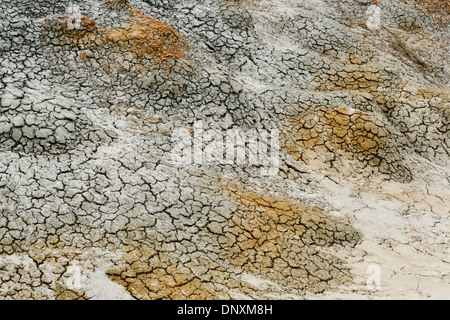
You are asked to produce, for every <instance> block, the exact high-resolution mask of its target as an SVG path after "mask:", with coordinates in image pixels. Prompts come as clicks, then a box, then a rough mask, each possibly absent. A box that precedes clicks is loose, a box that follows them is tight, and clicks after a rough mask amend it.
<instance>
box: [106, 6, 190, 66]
mask: <svg viewBox="0 0 450 320" xmlns="http://www.w3.org/2000/svg"><path fill="white" fill-rule="evenodd" d="M130 14H131V21H130V23H129V24H127V25H126V26H125V28H123V29H122V28H110V29H109V32H108V33H107V38H108V40H110V41H113V42H115V43H118V44H120V45H121V46H128V47H129V48H130V50H131V51H133V52H134V53H136V54H137V55H138V56H139V57H141V58H142V57H144V56H145V55H146V54H150V55H151V56H153V58H155V59H156V60H158V61H164V62H166V61H168V60H172V59H182V58H185V57H186V55H187V52H188V49H187V42H186V40H185V39H184V38H183V37H182V36H181V35H180V34H179V33H178V32H176V31H175V29H174V28H173V27H172V26H170V25H168V24H165V23H163V22H161V21H158V20H154V19H152V18H150V17H147V16H146V15H144V14H142V13H140V12H139V11H137V10H135V9H132V10H131V11H130Z"/></svg>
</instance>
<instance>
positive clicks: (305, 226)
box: [219, 185, 360, 292]
mask: <svg viewBox="0 0 450 320" xmlns="http://www.w3.org/2000/svg"><path fill="white" fill-rule="evenodd" d="M225 188H226V191H227V192H228V193H230V194H231V197H232V198H234V199H235V201H237V202H238V203H239V204H240V208H239V210H238V212H236V214H235V216H234V217H233V218H232V219H231V220H230V221H229V226H228V227H227V228H225V229H224V237H227V238H230V239H232V240H231V241H229V247H228V248H226V250H224V252H223V255H224V256H225V257H226V259H227V260H228V261H229V262H230V264H232V265H235V266H236V267H238V268H241V269H242V270H244V271H247V272H251V273H253V274H255V273H256V274H259V275H262V276H263V277H264V278H268V279H271V280H274V281H276V282H278V283H281V284H283V285H289V286H294V287H295V288H297V289H300V290H302V289H304V290H307V291H313V292H319V291H322V290H325V289H327V288H330V286H333V285H337V284H342V283H343V282H345V281H347V280H349V277H348V275H347V271H346V269H345V268H343V267H342V262H341V261H339V259H337V258H336V257H334V256H332V255H330V254H325V253H323V252H322V251H321V250H320V249H319V248H320V247H322V246H323V247H330V246H332V245H351V246H354V245H356V244H357V243H358V242H359V240H360V234H359V232H358V231H356V230H355V229H354V228H352V227H351V226H350V225H348V224H347V223H345V222H344V221H343V220H341V219H338V218H336V217H332V216H327V215H326V214H325V213H324V212H323V210H322V209H321V208H318V207H312V206H310V205H308V204H306V203H301V202H292V201H290V200H287V199H282V198H278V197H276V196H269V195H261V194H258V193H255V192H253V191H250V190H246V189H244V188H242V187H239V186H237V185H227V186H226V187H225ZM220 241H221V239H219V242H220ZM222 242H223V243H226V239H222Z"/></svg>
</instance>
